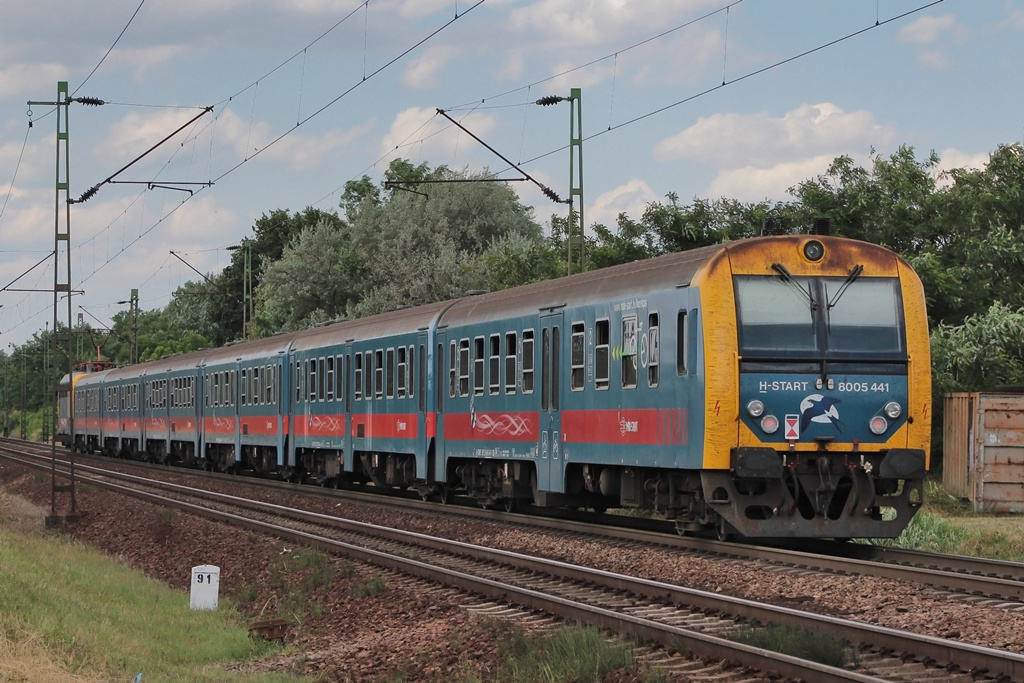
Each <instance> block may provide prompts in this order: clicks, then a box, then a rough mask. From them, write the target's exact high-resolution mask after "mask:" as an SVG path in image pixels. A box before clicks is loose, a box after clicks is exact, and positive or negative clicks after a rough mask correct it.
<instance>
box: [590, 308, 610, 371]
mask: <svg viewBox="0 0 1024 683" xmlns="http://www.w3.org/2000/svg"><path fill="white" fill-rule="evenodd" d="M610 332H611V324H610V323H609V321H608V319H607V318H605V319H604V320H598V321H597V322H596V323H595V324H594V388H595V389H607V388H608V386H609V385H610V383H611V382H610V378H611V334H610Z"/></svg>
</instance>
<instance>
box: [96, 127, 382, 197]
mask: <svg viewBox="0 0 1024 683" xmlns="http://www.w3.org/2000/svg"><path fill="white" fill-rule="evenodd" d="M198 113H199V111H198V110H194V109H188V110H184V111H182V110H172V111H169V112H160V113H157V114H139V113H130V114H128V115H127V116H125V117H123V118H122V119H121V120H119V121H118V122H117V123H115V124H114V125H113V126H112V127H111V128H110V131H109V134H108V136H107V138H106V139H105V140H104V141H103V142H102V143H101V144H100V145H97V146H96V147H95V148H94V151H93V153H94V157H95V158H96V159H99V160H100V162H101V163H102V164H103V167H104V168H105V169H116V168H120V167H121V166H123V165H124V164H125V163H126V161H127V160H131V159H134V158H135V157H137V156H138V155H139V154H141V153H142V152H144V151H145V150H147V149H149V148H150V147H152V146H153V145H154V144H156V143H157V142H158V141H160V140H162V139H163V138H165V137H166V136H168V135H169V134H170V133H171V132H172V131H174V130H176V129H178V128H179V127H181V125H182V124H184V123H185V122H187V121H188V120H189V119H190V118H192V117H193V116H195V115H196V114H198ZM211 116H212V114H207V115H206V117H204V118H200V119H199V121H198V122H197V124H196V125H195V126H190V127H188V128H186V129H185V130H184V131H182V132H181V133H179V134H178V135H177V136H175V137H174V138H171V140H169V141H168V143H167V144H166V147H165V148H163V150H162V151H159V152H154V153H153V155H152V157H153V159H152V161H145V162H143V163H141V166H140V168H141V169H149V170H148V173H149V175H147V171H146V170H136V171H133V172H132V173H133V174H135V175H136V176H139V177H144V178H147V179H148V178H153V177H162V178H173V179H174V180H179V181H184V180H186V179H188V180H192V181H197V180H198V181H205V180H208V178H206V177H203V178H197V177H196V174H197V173H200V172H202V173H205V169H206V168H207V160H208V155H209V154H210V153H211V152H210V147H211V138H212V145H213V151H212V153H213V158H214V160H216V163H217V164H218V166H219V167H220V170H224V167H226V166H227V167H230V166H233V165H234V164H236V163H238V162H239V161H242V160H243V159H245V158H253V157H255V156H257V155H258V157H259V159H260V161H261V162H262V163H268V162H273V163H276V164H279V165H280V166H281V167H282V168H285V169H288V170H292V171H308V170H310V169H315V168H317V167H319V166H321V165H322V164H324V163H325V161H326V160H327V159H328V156H329V155H331V154H333V153H335V152H336V151H337V150H338V149H341V148H344V147H346V146H348V145H349V144H351V143H352V142H353V141H355V140H358V139H359V138H361V137H362V136H364V135H366V134H367V133H368V132H369V131H370V130H372V128H373V126H374V123H375V122H374V120H373V119H369V120H365V121H363V122H361V123H359V124H358V125H356V126H354V127H353V128H351V129H348V130H340V129H331V130H328V131H327V132H325V133H323V134H322V135H320V136H318V137H314V136H310V135H304V134H303V133H302V131H303V130H306V129H305V128H299V129H294V128H293V129H291V132H290V133H289V134H288V135H286V136H284V137H281V134H282V133H284V132H285V129H281V128H276V127H274V126H271V124H270V123H268V122H267V121H253V122H252V123H251V124H250V123H249V122H248V121H244V120H242V118H241V117H239V116H238V115H237V114H236V113H235V112H234V111H233V110H231V109H225V110H223V111H222V112H221V113H220V114H219V115H218V116H217V119H216V121H213V120H212V118H210V117H211ZM178 147H180V148H183V149H186V150H188V151H189V153H188V154H173V152H175V149H176V148H178ZM192 151H195V153H196V154H197V155H198V156H197V157H193V154H192V153H191V152H192ZM197 159H198V163H197ZM197 169H202V171H198V170H197ZM213 172H214V174H216V173H218V172H219V170H218V169H213ZM156 174H159V175H156ZM176 174H177V175H176ZM186 176H187V178H186Z"/></svg>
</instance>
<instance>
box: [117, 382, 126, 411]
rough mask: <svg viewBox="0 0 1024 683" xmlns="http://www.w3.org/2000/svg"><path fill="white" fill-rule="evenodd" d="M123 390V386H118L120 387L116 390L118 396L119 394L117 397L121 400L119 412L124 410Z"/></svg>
mask: <svg viewBox="0 0 1024 683" xmlns="http://www.w3.org/2000/svg"><path fill="white" fill-rule="evenodd" d="M124 390H125V387H121V388H120V389H119V390H118V393H119V394H120V396H119V397H118V398H119V399H120V400H121V412H122V413H123V412H124V411H125V404H124Z"/></svg>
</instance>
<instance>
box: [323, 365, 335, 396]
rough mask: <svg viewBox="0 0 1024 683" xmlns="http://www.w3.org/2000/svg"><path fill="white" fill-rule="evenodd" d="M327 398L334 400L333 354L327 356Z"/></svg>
mask: <svg viewBox="0 0 1024 683" xmlns="http://www.w3.org/2000/svg"><path fill="white" fill-rule="evenodd" d="M325 379H326V381H327V400H328V401H333V400H334V356H327V376H326V378H325Z"/></svg>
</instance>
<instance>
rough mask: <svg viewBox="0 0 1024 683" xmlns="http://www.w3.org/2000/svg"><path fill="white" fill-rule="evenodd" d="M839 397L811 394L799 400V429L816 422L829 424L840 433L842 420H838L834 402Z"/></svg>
mask: <svg viewBox="0 0 1024 683" xmlns="http://www.w3.org/2000/svg"><path fill="white" fill-rule="evenodd" d="M839 402H840V401H839V399H836V398H830V397H827V396H822V395H821V394H811V395H810V396H807V397H806V398H804V400H802V401H800V431H802V432H803V431H806V430H807V427H808V426H810V424H811V423H812V422H814V423H817V424H830V425H832V426H833V427H835V428H836V431H838V432H840V433H842V431H843V428H842V424H843V423H842V422H840V420H839V409H838V408H836V404H837V403H839Z"/></svg>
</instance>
